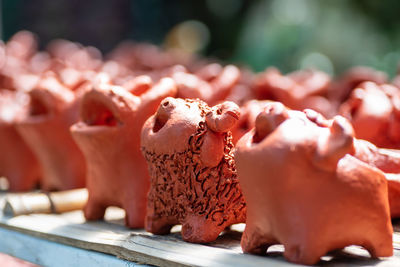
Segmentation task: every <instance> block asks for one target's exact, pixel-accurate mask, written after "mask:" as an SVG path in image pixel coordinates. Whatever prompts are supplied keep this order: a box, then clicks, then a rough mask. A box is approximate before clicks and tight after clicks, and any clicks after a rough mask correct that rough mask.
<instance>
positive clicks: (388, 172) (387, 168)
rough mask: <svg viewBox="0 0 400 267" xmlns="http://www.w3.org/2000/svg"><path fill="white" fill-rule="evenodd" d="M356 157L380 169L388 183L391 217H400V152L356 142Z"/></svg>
mask: <svg viewBox="0 0 400 267" xmlns="http://www.w3.org/2000/svg"><path fill="white" fill-rule="evenodd" d="M354 147H355V148H356V151H355V154H354V155H355V157H357V158H358V159H360V160H362V161H364V162H366V163H368V164H369V165H371V166H373V167H376V168H378V169H380V170H381V171H382V172H384V173H385V176H386V180H387V181H388V194H389V205H390V215H391V217H392V218H399V217H400V151H399V150H394V149H384V148H377V147H376V146H375V145H373V144H371V143H370V142H368V141H365V140H356V141H355V144H354Z"/></svg>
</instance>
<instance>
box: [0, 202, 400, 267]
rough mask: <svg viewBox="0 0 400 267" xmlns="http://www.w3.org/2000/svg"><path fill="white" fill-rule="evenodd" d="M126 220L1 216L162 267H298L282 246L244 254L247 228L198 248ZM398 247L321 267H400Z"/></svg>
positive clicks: (332, 258) (8, 223) (49, 235)
mask: <svg viewBox="0 0 400 267" xmlns="http://www.w3.org/2000/svg"><path fill="white" fill-rule="evenodd" d="M123 217H124V212H123V211H122V210H120V209H117V208H111V209H108V210H107V213H106V220H105V221H97V222H86V221H85V220H84V218H83V214H82V212H81V211H74V212H68V213H64V214H60V215H54V214H34V215H28V216H24V215H22V216H17V217H7V216H4V215H2V214H1V213H0V227H2V228H3V229H7V230H12V231H16V232H20V233H24V234H28V235H32V236H35V237H38V238H41V239H45V240H48V241H54V242H57V243H61V244H66V245H70V246H74V247H77V248H83V249H87V250H92V251H97V252H103V253H107V254H112V255H115V256H117V257H119V258H122V259H125V260H129V261H134V262H138V263H145V264H153V265H157V266H261V265H263V266H298V265H293V264H290V263H288V262H286V261H285V260H284V258H283V257H282V250H283V248H282V247H281V246H274V247H273V248H272V249H270V250H271V252H270V253H269V256H267V257H261V256H254V255H248V254H243V253H242V251H241V248H240V237H241V230H242V229H243V225H237V226H235V227H234V229H233V230H231V231H228V232H226V233H224V234H223V235H221V236H220V237H219V239H218V240H217V241H215V242H213V243H211V244H208V245H199V244H190V243H187V242H184V241H182V239H181V238H180V234H179V232H175V233H172V234H170V235H167V236H155V235H152V234H149V233H147V232H145V231H144V230H130V229H127V228H125V227H124V226H123ZM396 230H399V229H398V228H396ZM175 231H179V228H178V227H177V228H175ZM394 246H395V251H394V252H395V256H393V257H390V258H387V259H380V260H378V259H370V258H369V256H368V253H367V252H366V251H365V250H363V249H362V248H359V247H356V246H352V247H348V248H346V249H345V250H343V251H338V252H335V253H334V254H330V255H328V256H325V257H323V258H322V260H321V264H322V265H335V266H336V265H338V266H339V265H343V266H365V265H375V266H400V235H399V234H397V233H395V234H394ZM270 250H269V251H270Z"/></svg>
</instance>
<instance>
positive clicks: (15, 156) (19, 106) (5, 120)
mask: <svg viewBox="0 0 400 267" xmlns="http://www.w3.org/2000/svg"><path fill="white" fill-rule="evenodd" d="M28 103H29V97H28V96H27V95H26V94H24V93H21V92H14V91H9V90H0V150H1V153H0V176H4V177H6V178H7V180H8V182H9V190H10V191H29V190H31V189H33V188H34V187H35V186H36V184H37V183H38V182H39V178H40V167H39V164H38V162H37V160H36V158H35V156H34V155H33V153H32V151H31V150H30V149H29V147H28V146H27V145H26V143H25V142H24V140H23V139H22V138H21V136H20V135H19V134H18V132H17V130H16V129H15V124H16V123H17V121H18V120H19V119H21V117H22V116H23V114H24V113H25V112H27V108H28Z"/></svg>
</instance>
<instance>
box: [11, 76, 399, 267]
mask: <svg viewBox="0 0 400 267" xmlns="http://www.w3.org/2000/svg"><path fill="white" fill-rule="evenodd" d="M41 91H42V92H37V90H33V91H31V92H30V94H31V97H32V101H31V105H33V106H35V105H36V106H35V107H33V108H32V107H31V109H30V110H31V111H32V110H36V111H38V110H40V109H41V108H46V107H41V106H38V105H39V104H38V103H39V102H40V103H41V104H40V105H46V103H47V102H46V98H48V97H50V94H49V93H48V91H43V90H41ZM59 93H60V92H59ZM175 93H176V86H175V83H174V82H173V80H172V79H170V78H163V79H161V80H160V81H159V83H157V84H156V85H154V86H148V88H147V89H145V90H143V92H142V94H140V95H134V94H132V93H130V92H128V91H127V90H125V89H123V88H121V87H118V86H114V85H111V84H110V83H109V81H108V80H107V79H100V81H98V83H97V84H95V85H93V87H92V88H91V89H90V90H87V92H86V93H84V94H83V96H82V99H81V111H80V121H79V122H77V123H75V124H74V125H72V127H71V128H70V130H71V133H72V137H73V139H74V140H75V141H76V144H77V145H78V147H79V149H80V150H81V151H82V152H83V155H84V162H86V167H87V177H86V186H87V188H88V191H89V200H88V203H87V205H86V207H85V210H84V212H85V217H86V218H87V219H89V220H93V219H101V218H102V217H103V216H104V211H105V209H106V207H108V206H110V205H114V206H119V207H122V208H124V209H125V211H126V225H127V226H129V227H133V228H136V227H143V226H145V228H146V230H148V231H150V232H152V233H155V234H167V233H169V231H170V229H171V227H172V226H173V225H176V224H182V237H183V239H184V240H186V241H189V242H196V243H206V242H211V241H213V240H215V239H216V238H217V237H218V235H219V234H220V233H221V232H222V231H223V230H224V229H225V228H226V227H228V226H230V225H232V224H234V223H242V222H246V229H245V232H244V234H243V237H242V242H241V244H242V248H243V251H245V252H249V253H257V254H263V253H266V251H267V248H268V247H269V246H271V245H273V244H283V245H284V247H285V252H284V255H285V257H286V258H287V259H288V260H290V261H293V262H298V263H305V264H313V263H316V262H318V260H319V259H320V257H321V256H322V255H324V254H325V253H327V252H328V251H331V250H334V249H339V248H343V247H345V246H348V245H352V244H356V245H361V246H363V247H365V248H366V249H367V250H368V251H369V252H370V254H371V255H372V256H374V257H385V256H391V255H392V253H393V249H392V231H393V230H392V225H391V221H390V218H391V216H390V215H391V213H392V215H393V216H396V214H398V213H399V210H398V208H397V206H398V204H397V203H398V202H399V201H398V197H397V194H396V193H397V191H396V190H397V188H398V186H399V184H398V183H397V182H396V173H397V172H399V171H400V155H398V154H397V152H393V151H391V150H385V149H378V148H376V147H375V146H374V145H372V144H371V143H369V142H367V141H363V140H359V139H356V138H355V137H354V132H353V128H352V126H351V124H350V123H349V121H348V120H346V119H345V118H344V117H341V116H336V117H334V118H333V119H332V120H326V119H325V118H324V117H323V116H322V115H320V114H319V113H317V112H315V111H313V110H304V111H303V112H301V111H294V110H289V109H288V108H286V107H285V106H284V105H282V104H281V103H279V102H271V101H252V104H251V105H250V104H249V105H248V106H247V108H248V109H249V110H252V112H255V111H254V110H257V112H256V113H258V115H257V116H255V120H254V122H252V123H253V125H254V128H253V129H251V130H250V131H248V132H247V133H246V134H244V135H243V136H242V137H241V138H240V139H239V138H238V137H237V136H240V135H242V132H243V129H242V128H240V125H239V123H238V122H239V121H240V109H239V107H238V106H237V105H236V104H234V103H233V102H229V101H226V102H223V103H220V104H218V105H216V106H213V107H209V106H208V105H207V104H206V103H205V102H203V101H201V100H192V99H181V98H174V97H173V96H174V94H175ZM51 97H54V96H53V95H52V96H51ZM47 101H48V100H47ZM52 104H53V105H54V104H55V103H52ZM55 105H57V104H55ZM68 116H69V114H68V112H66V111H64V112H63V113H59V114H53V116H50V115H49V114H47V113H43V114H42V113H40V112H39V111H38V112H34V113H32V112H31V113H30V115H29V116H27V117H26V118H25V119H23V120H21V121H20V122H19V123H18V124H17V127H16V128H17V129H18V132H19V133H21V134H22V135H23V136H24V137H25V140H27V141H28V143H30V144H31V146H32V148H33V149H34V150H36V152H37V154H38V155H39V160H42V162H43V163H42V164H43V166H44V168H43V175H45V176H46V175H47V176H48V177H52V179H53V180H54V181H57V178H60V174H63V176H64V177H62V178H63V179H64V180H60V181H62V182H68V180H67V177H65V175H68V176H70V177H69V178H68V179H69V182H70V181H71V180H73V179H71V177H75V182H76V181H77V178H78V177H77V176H76V175H75V174H74V173H71V172H73V171H74V170H76V168H73V167H70V166H65V162H64V161H62V162H54V161H55V160H57V155H56V154H55V152H53V150H52V149H54V146H55V143H57V142H62V143H63V144H66V145H67V146H71V149H72V145H71V144H68V143H66V141H65V140H66V137H65V136H62V135H59V134H55V135H51V134H48V133H51V132H52V131H53V129H56V128H57V127H60V126H58V124H62V123H63V119H65V117H68ZM142 125H143V127H142ZM63 127H65V126H63ZM232 133H233V135H234V136H236V138H237V139H239V141H238V142H237V144H236V146H235V145H234V143H233V138H232ZM53 136H54V138H57V140H52V139H51V138H53ZM52 142H55V143H52ZM65 153H67V150H66V152H65ZM46 156H47V157H50V156H52V160H51V161H50V162H49V159H48V158H47V159H44V158H45V157H46ZM41 157H42V158H41ZM78 160H79V159H78ZM69 164H73V163H71V162H69ZM59 168H61V169H59ZM68 172H69V173H68ZM51 181H52V180H50V179H49V182H50V183H51ZM239 183H240V184H239ZM388 185H389V187H388ZM54 186H55V187H56V186H57V185H56V184H54ZM388 190H389V196H391V197H392V198H391V199H390V200H391V201H390V204H391V207H392V210H390V209H389V198H388ZM242 192H243V195H242ZM396 197H397V198H396Z"/></svg>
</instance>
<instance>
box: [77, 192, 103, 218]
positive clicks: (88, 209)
mask: <svg viewBox="0 0 400 267" xmlns="http://www.w3.org/2000/svg"><path fill="white" fill-rule="evenodd" d="M83 212H84V215H85V218H86V220H100V219H103V218H104V214H105V212H106V206H104V205H103V204H102V203H101V202H100V201H96V200H94V199H93V198H92V199H91V198H90V197H89V199H88V202H87V203H86V206H85V208H84V209H83Z"/></svg>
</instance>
